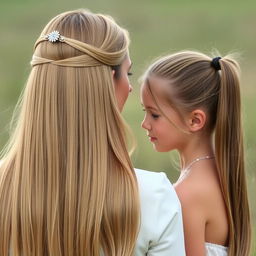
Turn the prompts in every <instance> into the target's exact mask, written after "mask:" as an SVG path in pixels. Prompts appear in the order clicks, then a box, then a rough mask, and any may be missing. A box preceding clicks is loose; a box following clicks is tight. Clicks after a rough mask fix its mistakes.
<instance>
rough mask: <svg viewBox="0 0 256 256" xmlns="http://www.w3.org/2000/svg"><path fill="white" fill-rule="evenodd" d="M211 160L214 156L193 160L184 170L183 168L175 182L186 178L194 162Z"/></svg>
mask: <svg viewBox="0 0 256 256" xmlns="http://www.w3.org/2000/svg"><path fill="white" fill-rule="evenodd" d="M213 158H214V156H201V157H198V158H196V159H194V160H193V161H192V162H191V163H190V164H189V165H188V166H187V167H186V168H184V170H183V172H182V174H181V175H180V177H179V178H178V180H177V183H180V182H182V181H183V180H184V179H185V178H186V177H187V176H188V174H189V173H190V171H191V167H192V165H193V164H195V163H196V162H198V161H201V160H207V159H213Z"/></svg>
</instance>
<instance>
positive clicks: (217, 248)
mask: <svg viewBox="0 0 256 256" xmlns="http://www.w3.org/2000/svg"><path fill="white" fill-rule="evenodd" d="M205 249H206V256H227V255H228V247H225V246H222V245H218V244H212V243H205Z"/></svg>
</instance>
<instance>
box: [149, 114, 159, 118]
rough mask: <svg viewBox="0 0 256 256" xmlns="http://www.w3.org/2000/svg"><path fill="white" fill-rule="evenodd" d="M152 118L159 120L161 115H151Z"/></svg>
mask: <svg viewBox="0 0 256 256" xmlns="http://www.w3.org/2000/svg"><path fill="white" fill-rule="evenodd" d="M151 116H152V117H153V118H154V119H157V118H158V117H159V115H157V114H153V113H152V114H151Z"/></svg>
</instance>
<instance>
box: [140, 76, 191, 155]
mask: <svg viewBox="0 0 256 256" xmlns="http://www.w3.org/2000/svg"><path fill="white" fill-rule="evenodd" d="M163 83H166V81H164V80H162V79H158V78H154V79H151V80H150V84H151V87H152V88H154V89H153V93H156V94H158V91H159V90H161V87H162V86H165V85H164V84H163ZM160 95H161V94H160ZM155 98H156V100H157V104H158V105H159V108H160V109H161V111H159V108H158V106H157V105H156V103H155V101H154V99H153V97H152V95H151V93H150V91H149V89H148V85H146V84H144V85H143V86H142V88H141V100H142V105H143V107H144V109H143V110H144V111H145V116H144V120H143V121H142V124H141V126H142V128H144V129H145V130H147V135H148V136H149V139H150V141H151V142H152V143H153V146H154V148H155V150H156V151H158V152H168V151H171V150H174V149H178V150H182V149H183V148H184V147H185V142H186V135H187V134H185V133H184V131H182V129H184V130H185V129H186V127H185V124H184V122H182V120H181V118H180V116H179V115H178V113H177V112H176V111H175V110H174V109H173V108H172V107H171V106H170V105H169V104H168V103H167V102H166V103H165V99H162V100H161V98H159V97H155ZM162 112H163V113H164V115H163V114H162ZM166 116H167V117H168V119H169V120H168V119H167V118H166ZM172 122H173V123H174V124H175V125H174V124H172ZM175 126H176V127H175ZM179 127H180V129H179Z"/></svg>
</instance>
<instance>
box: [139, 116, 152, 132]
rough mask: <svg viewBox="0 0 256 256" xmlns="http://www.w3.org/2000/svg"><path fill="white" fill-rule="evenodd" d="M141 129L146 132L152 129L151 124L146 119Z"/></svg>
mask: <svg viewBox="0 0 256 256" xmlns="http://www.w3.org/2000/svg"><path fill="white" fill-rule="evenodd" d="M141 127H142V128H144V129H146V130H148V131H149V130H150V129H151V126H150V124H149V123H148V122H147V120H146V118H144V119H143V121H142V123H141Z"/></svg>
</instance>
